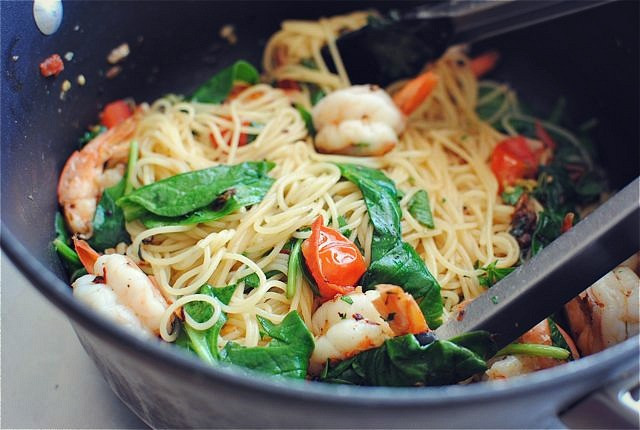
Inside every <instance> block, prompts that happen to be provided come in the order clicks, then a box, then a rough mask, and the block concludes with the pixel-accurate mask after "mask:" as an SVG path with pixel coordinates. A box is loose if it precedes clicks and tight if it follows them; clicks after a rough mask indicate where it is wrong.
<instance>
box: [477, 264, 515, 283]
mask: <svg viewBox="0 0 640 430" xmlns="http://www.w3.org/2000/svg"><path fill="white" fill-rule="evenodd" d="M496 264H498V261H497V260H496V261H494V262H493V263H490V264H487V265H486V266H485V267H481V268H480V270H484V273H483V274H481V275H480V276H478V283H479V284H480V285H482V286H483V287H485V288H490V287H493V286H494V285H495V284H496V283H497V282H498V281H500V280H502V278H504V277H505V276H507V275H508V274H509V273H511V272H513V271H514V270H516V268H515V267H500V268H498V267H496Z"/></svg>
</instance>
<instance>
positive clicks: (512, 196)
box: [502, 185, 524, 206]
mask: <svg viewBox="0 0 640 430" xmlns="http://www.w3.org/2000/svg"><path fill="white" fill-rule="evenodd" d="M523 193H524V188H522V187H521V186H520V185H518V186H517V187H515V188H513V189H511V190H509V191H507V190H505V191H503V192H502V201H503V202H504V203H506V204H508V205H511V206H515V205H516V203H518V200H520V196H522V194H523Z"/></svg>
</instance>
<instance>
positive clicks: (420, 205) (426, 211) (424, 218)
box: [409, 190, 435, 228]
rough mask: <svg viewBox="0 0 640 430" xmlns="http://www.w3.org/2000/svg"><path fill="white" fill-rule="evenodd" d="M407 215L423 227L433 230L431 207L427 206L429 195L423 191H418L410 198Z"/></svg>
mask: <svg viewBox="0 0 640 430" xmlns="http://www.w3.org/2000/svg"><path fill="white" fill-rule="evenodd" d="M409 213H410V214H411V215H412V216H413V217H414V218H415V219H416V220H417V221H418V222H419V223H420V224H422V225H424V226H425V227H429V228H435V225H434V223H433V214H432V213H431V205H429V194H427V192H426V191H425V190H419V191H418V192H417V193H415V194H414V195H413V197H411V200H409Z"/></svg>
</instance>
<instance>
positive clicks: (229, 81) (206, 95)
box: [191, 60, 260, 103]
mask: <svg viewBox="0 0 640 430" xmlns="http://www.w3.org/2000/svg"><path fill="white" fill-rule="evenodd" d="M259 79H260V75H259V74H258V71H257V70H256V68H255V67H253V66H252V65H251V64H249V63H248V62H246V61H244V60H239V61H236V62H235V63H234V64H233V65H231V66H229V67H227V68H226V69H222V70H221V71H220V72H218V73H217V74H216V75H214V76H213V77H212V78H210V79H209V80H208V81H207V82H205V83H204V84H202V85H201V86H200V87H198V89H196V91H195V92H194V93H193V95H192V96H191V100H192V101H195V102H201V103H221V102H223V101H224V100H225V99H226V98H227V96H228V95H229V93H230V92H231V90H232V89H233V84H234V82H237V81H241V82H246V83H247V84H251V85H253V84H255V83H257V82H258V80H259Z"/></svg>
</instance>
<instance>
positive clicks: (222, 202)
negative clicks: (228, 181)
mask: <svg viewBox="0 0 640 430" xmlns="http://www.w3.org/2000/svg"><path fill="white" fill-rule="evenodd" d="M273 182H274V179H272V178H270V177H268V176H265V177H264V178H262V179H260V180H256V181H247V182H246V183H241V184H239V185H237V186H236V187H234V188H231V189H229V190H227V191H225V192H224V193H222V194H220V195H219V196H218V197H217V198H216V200H214V201H213V204H212V205H211V206H210V207H204V208H200V209H196V210H195V211H193V212H191V213H188V214H186V215H183V216H180V217H163V216H160V215H155V214H152V213H148V214H144V215H142V216H141V217H140V219H141V221H142V223H143V224H144V225H145V227H147V228H153V227H160V226H165V225H189V224H197V223H202V222H209V221H215V220H217V219H220V218H223V217H225V216H227V215H229V214H231V213H233V212H235V211H237V210H238V209H240V208H241V207H244V206H251V205H254V204H256V203H260V202H261V201H262V199H263V198H264V196H265V195H266V194H267V192H268V191H269V188H271V185H272V184H273Z"/></svg>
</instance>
